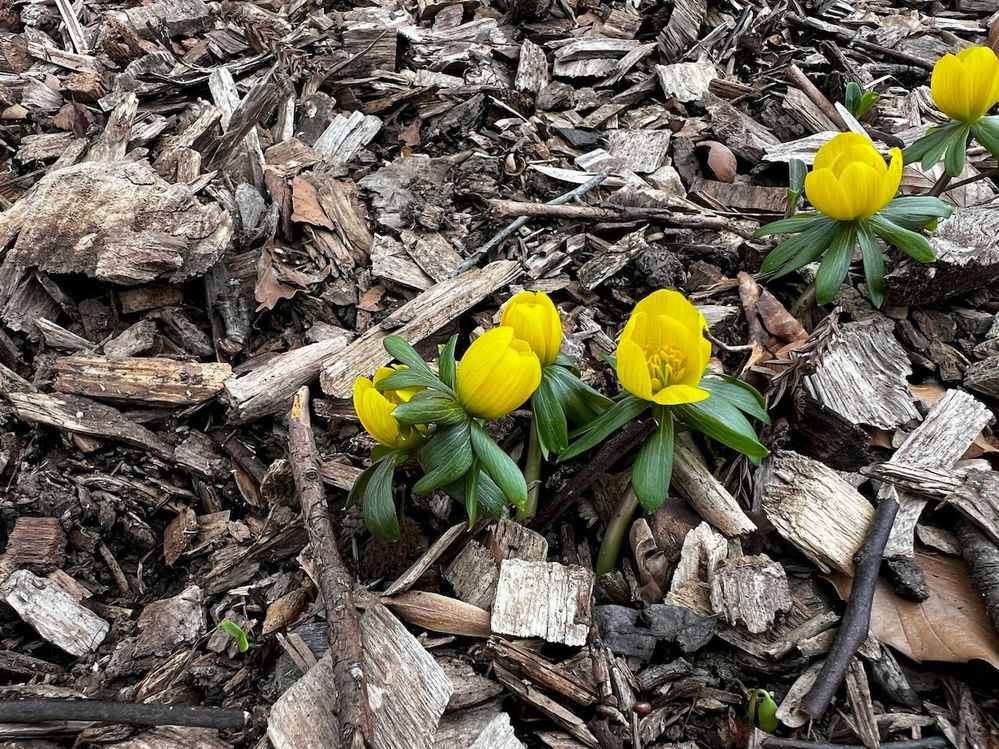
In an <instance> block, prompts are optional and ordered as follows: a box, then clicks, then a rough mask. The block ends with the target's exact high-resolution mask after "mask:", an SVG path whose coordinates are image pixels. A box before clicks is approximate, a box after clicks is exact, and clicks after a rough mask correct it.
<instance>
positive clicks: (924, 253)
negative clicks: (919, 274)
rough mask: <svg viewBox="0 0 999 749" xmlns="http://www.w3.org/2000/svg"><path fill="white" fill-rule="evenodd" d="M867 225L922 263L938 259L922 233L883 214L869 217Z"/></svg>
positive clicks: (886, 240)
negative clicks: (909, 228)
mask: <svg viewBox="0 0 999 749" xmlns="http://www.w3.org/2000/svg"><path fill="white" fill-rule="evenodd" d="M867 225H868V226H870V227H871V230H872V231H873V232H874V233H875V234H877V235H878V236H879V237H881V238H882V239H883V240H884V241H885V242H887V243H888V244H890V245H893V246H895V247H898V249H900V250H901V251H902V252H904V253H905V254H906V255H908V256H909V257H911V258H913V259H914V260H918V261H919V262H921V263H932V262H933V261H934V260H936V253H934V252H933V248H932V247H931V246H930V242H929V240H928V239H927V238H926V237H924V236H923V235H922V234H917V233H916V232H914V231H909V230H908V229H905V228H903V227H901V226H898V225H897V224H893V223H892V222H891V221H889V220H887V219H886V218H884V217H883V216H882V215H881V214H878V215H876V216H871V217H870V218H869V219H867Z"/></svg>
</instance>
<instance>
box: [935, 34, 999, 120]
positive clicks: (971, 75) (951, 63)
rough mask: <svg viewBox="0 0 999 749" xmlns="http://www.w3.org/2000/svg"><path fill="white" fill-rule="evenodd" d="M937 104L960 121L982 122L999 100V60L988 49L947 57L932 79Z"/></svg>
mask: <svg viewBox="0 0 999 749" xmlns="http://www.w3.org/2000/svg"><path fill="white" fill-rule="evenodd" d="M930 93H931V94H932V95H933V102H934V104H936V105H937V108H938V109H939V110H940V111H941V112H943V113H944V114H945V115H947V116H948V117H950V118H951V119H953V120H957V121H958V122H964V123H967V124H972V123H975V122H978V120H980V119H981V118H982V117H984V116H985V113H986V112H988V111H989V110H990V109H991V108H992V106H993V105H994V104H995V103H996V102H997V101H999V57H996V53H995V52H993V51H992V50H991V49H990V48H988V47H968V48H967V49H964V50H961V51H960V52H958V53H957V54H956V55H950V54H947V55H944V56H943V57H941V58H940V59H939V60H937V63H936V65H934V66H933V75H932V76H931V78H930Z"/></svg>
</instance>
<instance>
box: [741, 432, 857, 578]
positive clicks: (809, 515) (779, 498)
mask: <svg viewBox="0 0 999 749" xmlns="http://www.w3.org/2000/svg"><path fill="white" fill-rule="evenodd" d="M754 494H755V497H756V500H757V501H759V502H760V503H761V504H762V507H763V513H764V514H765V515H766V517H767V520H769V521H770V522H771V523H772V524H773V526H774V528H775V529H776V530H777V532H778V533H780V534H781V535H782V536H783V537H784V538H786V539H787V540H788V541H790V542H791V543H792V544H793V545H794V546H795V547H797V549H798V550H799V551H800V552H801V553H802V554H804V555H805V556H806V557H808V558H809V559H811V560H812V561H813V562H815V564H816V565H818V567H819V569H821V570H822V571H823V572H830V571H832V570H834V569H836V570H840V571H841V572H844V573H846V574H847V575H850V574H852V573H853V555H854V554H856V553H857V549H859V548H860V546H861V544H862V543H863V542H864V537H865V535H866V533H867V529H868V528H869V527H870V525H871V522H872V521H873V520H874V508H873V507H871V503H870V502H869V501H867V499H865V498H864V496H863V495H862V494H861V493H860V492H858V491H857V490H856V489H855V488H854V487H853V486H851V485H850V484H848V483H847V482H846V481H845V480H843V478H842V477H841V476H840V475H839V474H838V473H836V472H835V471H833V470H832V469H831V468H827V467H826V466H825V465H823V464H822V463H819V462H818V461H815V460H812V459H811V458H806V457H805V456H803V455H798V454H797V453H795V452H792V451H790V450H780V451H778V452H775V453H773V454H772V455H771V456H770V457H769V458H768V459H767V461H766V462H765V463H764V464H763V466H762V467H761V468H760V470H759V471H757V473H756V481H755V487H754Z"/></svg>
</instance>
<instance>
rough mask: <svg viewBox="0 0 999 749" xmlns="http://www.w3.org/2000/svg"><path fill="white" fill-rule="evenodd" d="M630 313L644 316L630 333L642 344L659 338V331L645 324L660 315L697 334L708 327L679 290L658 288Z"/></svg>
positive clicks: (636, 316) (698, 312) (635, 316)
mask: <svg viewBox="0 0 999 749" xmlns="http://www.w3.org/2000/svg"><path fill="white" fill-rule="evenodd" d="M631 314H632V317H633V318H636V319H637V318H639V316H642V315H644V316H645V317H643V318H642V319H641V321H640V322H637V323H636V329H635V331H634V333H633V334H632V335H633V337H634V338H635V340H636V341H637V342H638V343H639V344H640V345H643V346H644V345H646V344H647V343H651V342H653V341H657V340H659V339H660V335H659V333H657V331H656V330H655V329H647V328H646V324H647V322H648V321H654V320H656V319H658V318H659V317H660V316H661V315H665V316H666V317H671V318H673V319H674V320H676V321H677V322H679V323H680V324H681V325H682V326H683V327H685V328H687V330H690V331H692V332H696V333H697V334H698V335H700V333H701V331H702V330H707V327H708V323H707V321H706V320H705V319H704V315H702V314H701V313H700V311H699V310H698V309H697V307H695V306H694V305H693V304H691V303H690V301H688V299H687V297H685V296H684V295H683V294H681V293H680V292H679V291H673V290H672V289H659V291H654V292H652V293H651V294H649V295H648V296H647V297H645V298H644V299H642V300H641V301H640V302H639V303H638V304H636V305H635V309H634V311H633V312H632V313H631ZM622 335H623V334H622Z"/></svg>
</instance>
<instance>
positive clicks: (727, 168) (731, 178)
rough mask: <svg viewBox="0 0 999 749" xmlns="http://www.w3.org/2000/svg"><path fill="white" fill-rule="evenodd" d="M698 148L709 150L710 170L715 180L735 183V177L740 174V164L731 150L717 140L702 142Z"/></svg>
mask: <svg viewBox="0 0 999 749" xmlns="http://www.w3.org/2000/svg"><path fill="white" fill-rule="evenodd" d="M697 146H698V148H701V147H704V148H707V149H708V168H709V169H711V171H712V173H713V174H714V175H715V179H717V180H718V181H719V182H728V183H732V182H735V177H736V175H737V174H738V173H739V162H738V161H737V160H736V158H735V154H734V153H732V149H731V148H729V147H728V146H726V145H725V144H724V143H719V142H718V141H716V140H702V141H701V142H700V143H698V144H697Z"/></svg>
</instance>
